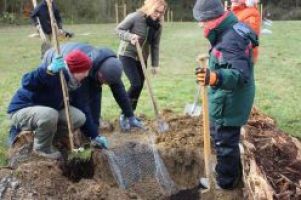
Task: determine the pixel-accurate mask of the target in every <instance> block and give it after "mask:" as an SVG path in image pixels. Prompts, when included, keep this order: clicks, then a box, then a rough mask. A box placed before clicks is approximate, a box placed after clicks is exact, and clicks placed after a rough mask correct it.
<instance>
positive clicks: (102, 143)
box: [91, 136, 109, 149]
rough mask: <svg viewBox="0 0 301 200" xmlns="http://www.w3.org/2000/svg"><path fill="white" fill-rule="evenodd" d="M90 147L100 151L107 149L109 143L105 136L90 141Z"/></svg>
mask: <svg viewBox="0 0 301 200" xmlns="http://www.w3.org/2000/svg"><path fill="white" fill-rule="evenodd" d="M91 145H92V146H93V147H96V148H100V149H108V148H109V142H108V140H107V138H106V137H105V136H97V137H96V138H94V139H93V140H92V141H91Z"/></svg>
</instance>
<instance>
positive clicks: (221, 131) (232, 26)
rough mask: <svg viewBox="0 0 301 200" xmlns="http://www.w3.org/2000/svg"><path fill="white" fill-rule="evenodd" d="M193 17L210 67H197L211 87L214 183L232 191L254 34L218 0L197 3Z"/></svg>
mask: <svg viewBox="0 0 301 200" xmlns="http://www.w3.org/2000/svg"><path fill="white" fill-rule="evenodd" d="M193 14H194V18H195V19H196V20H197V21H198V22H199V23H201V25H202V26H203V31H204V36H205V37H206V38H207V39H208V40H209V42H210V44H211V49H210V51H209V55H210V58H209V67H208V68H205V66H202V67H201V68H197V70H196V74H197V80H198V81H199V83H200V84H201V85H205V86H207V85H208V86H209V89H208V97H209V115H210V125H211V134H212V137H213V140H214V144H215V149H216V156H217V165H216V168H215V170H216V173H217V183H218V185H219V186H220V187H221V188H223V189H234V188H235V187H236V186H237V184H238V183H239V181H240V179H241V174H242V172H241V170H242V169H241V163H240V152H239V139H240V129H241V127H242V126H243V125H244V124H245V123H246V122H247V120H248V118H249V115H250V112H251V108H252V105H253V101H254V96H255V81H254V68H253V62H252V48H253V47H254V46H258V40H257V35H256V34H255V33H254V32H253V31H252V29H251V28H249V27H248V26H247V25H245V24H243V23H240V22H238V19H237V18H236V16H235V15H234V14H233V13H232V12H230V11H227V12H225V11H224V8H223V6H222V3H221V1H220V0H210V1H207V0H197V1H196V4H195V6H194V9H193Z"/></svg>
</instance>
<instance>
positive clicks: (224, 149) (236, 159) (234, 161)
mask: <svg viewBox="0 0 301 200" xmlns="http://www.w3.org/2000/svg"><path fill="white" fill-rule="evenodd" d="M240 128H241V127H240V126H221V125H216V124H212V125H211V127H210V130H211V137H212V138H213V141H214V147H215V150H216V156H217V165H216V167H215V171H216V173H217V183H218V185H219V186H220V187H221V188H223V189H234V188H235V187H236V186H237V184H238V183H239V180H240V179H241V174H242V172H241V170H242V168H241V163H240V152H239V146H238V144H239V138H240Z"/></svg>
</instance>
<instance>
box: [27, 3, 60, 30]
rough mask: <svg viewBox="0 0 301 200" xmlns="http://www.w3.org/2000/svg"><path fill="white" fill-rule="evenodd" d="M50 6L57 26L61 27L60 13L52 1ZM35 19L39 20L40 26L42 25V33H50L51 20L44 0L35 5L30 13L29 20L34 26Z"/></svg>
mask: <svg viewBox="0 0 301 200" xmlns="http://www.w3.org/2000/svg"><path fill="white" fill-rule="evenodd" d="M52 8H53V13H54V17H55V20H56V23H57V25H58V28H59V29H61V28H62V18H61V15H60V11H59V10H58V8H57V6H56V4H55V2H54V1H53V2H52ZM37 19H39V20H40V23H41V27H42V29H43V31H44V33H45V34H51V33H52V30H51V21H50V16H49V12H48V6H47V3H46V0H43V1H42V2H41V3H40V4H39V5H37V7H36V8H35V9H34V10H33V12H32V14H31V20H32V22H33V23H34V25H35V26H36V25H38V20H37Z"/></svg>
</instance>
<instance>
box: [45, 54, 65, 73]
mask: <svg viewBox="0 0 301 200" xmlns="http://www.w3.org/2000/svg"><path fill="white" fill-rule="evenodd" d="M65 67H66V64H65V61H64V58H63V57H62V56H56V57H55V58H54V59H53V60H52V62H51V64H50V65H49V66H48V68H47V69H48V70H49V71H50V72H52V73H58V72H59V71H60V70H62V69H63V68H65Z"/></svg>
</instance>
